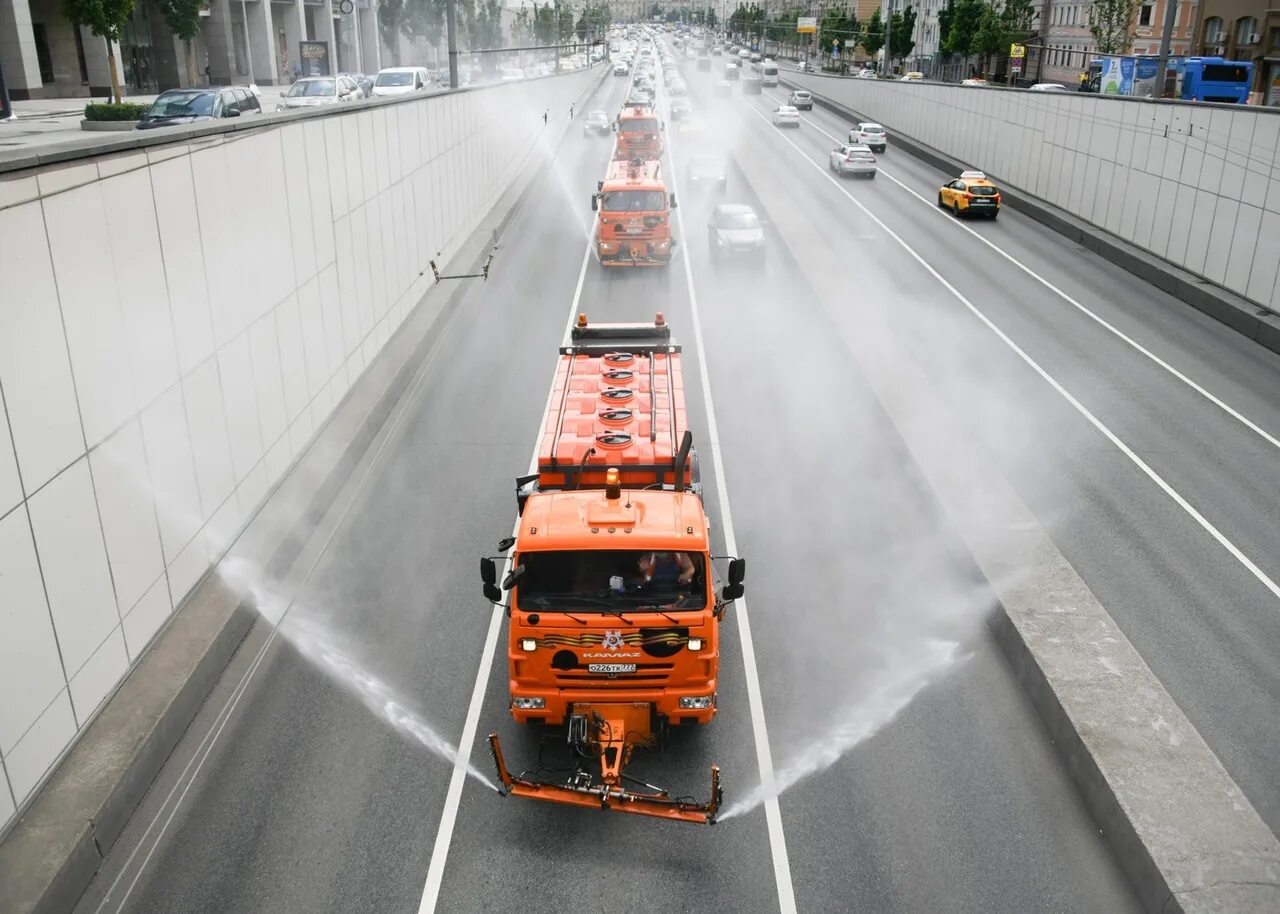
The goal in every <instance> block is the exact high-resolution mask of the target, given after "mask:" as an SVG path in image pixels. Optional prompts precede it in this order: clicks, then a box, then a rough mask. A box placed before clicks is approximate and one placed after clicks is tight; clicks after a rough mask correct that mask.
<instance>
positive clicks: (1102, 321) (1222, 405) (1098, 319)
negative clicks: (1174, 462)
mask: <svg viewBox="0 0 1280 914" xmlns="http://www.w3.org/2000/svg"><path fill="white" fill-rule="evenodd" d="M766 94H767V95H769V96H770V97H771V98H773V99H774V100H775V101H777V96H776V95H772V94H771V93H766ZM833 116H834V115H833ZM801 119H802V120H804V121H805V123H807V124H809V125H810V126H812V127H813V129H814V130H816V131H818V132H819V133H821V134H822V135H823V136H825V137H827V138H828V139H831V140H834V141H835V142H837V143H844V142H845V139H841V138H840V137H838V136H836V135H835V134H832V133H828V132H827V131H826V130H824V129H823V128H822V127H821V126H820V125H819V124H818V123H817V121H814V120H812V119H811V118H808V117H803V116H802V118H801ZM846 139H847V137H846ZM801 155H805V157H806V158H809V157H808V156H807V155H806V154H805V153H803V152H802V153H801ZM810 161H812V159H810ZM878 170H879V172H880V174H882V175H884V176H885V177H886V178H888V179H889V180H890V181H892V182H893V183H894V184H896V185H898V186H899V187H901V188H902V189H903V190H905V191H906V192H907V193H909V194H911V196H913V197H915V198H916V199H917V200H919V201H920V202H921V203H923V204H924V205H925V206H927V207H929V209H931V210H933V212H934V213H936V214H937V215H938V216H941V217H942V218H944V219H946V221H947V223H948V224H950V225H953V226H955V227H956V228H958V229H960V230H962V231H965V232H968V233H969V234H970V235H971V236H973V237H974V238H976V239H978V240H979V241H981V242H982V243H983V244H985V245H986V246H987V247H989V248H991V250H993V251H995V252H996V253H997V254H999V255H1000V256H1001V257H1003V258H1004V259H1005V260H1007V261H1009V263H1011V264H1013V265H1014V266H1015V267H1017V268H1018V269H1019V270H1021V271H1022V272H1024V273H1026V274H1027V275H1028V276H1030V277H1031V278H1032V279H1034V280H1035V281H1036V282H1038V283H1040V284H1041V285H1042V286H1044V287H1045V288H1046V289H1048V290H1049V291H1050V292H1052V293H1054V294H1055V295H1057V296H1058V297H1059V298H1061V299H1062V300H1063V301H1065V302H1066V303H1067V304H1069V305H1071V306H1072V307H1073V308H1075V309H1076V310H1077V311H1079V312H1080V313H1081V314H1083V315H1085V316H1086V317H1088V318H1090V319H1091V320H1093V321H1094V322H1095V323H1097V324H1098V326H1100V327H1103V328H1105V329H1107V330H1109V331H1110V332H1111V333H1112V334H1114V335H1115V336H1116V337H1118V338H1119V339H1121V340H1123V341H1124V342H1125V343H1127V344H1129V346H1131V347H1132V348H1133V349H1135V350H1137V351H1138V352H1140V353H1142V354H1143V355H1144V356H1146V357H1147V358H1148V359H1150V360H1151V361H1153V362H1155V363H1156V364H1157V365H1159V366H1160V367H1161V368H1163V369H1164V370H1165V371H1167V372H1169V374H1171V375H1173V376H1174V377H1175V378H1177V379H1178V380H1179V381H1181V382H1182V383H1183V384H1186V385H1187V386H1188V387H1190V388H1191V389H1192V390H1194V391H1195V392H1196V393H1198V394H1200V396H1202V397H1204V398H1205V399H1206V400H1208V401H1209V402H1210V403H1212V404H1213V405H1214V406H1216V407H1218V408H1219V409H1221V410H1222V411H1223V412H1224V413H1226V414H1227V415H1228V416H1230V417H1231V418H1233V419H1235V420H1236V421H1237V422H1239V423H1240V424H1241V425H1243V426H1245V427H1246V428H1248V429H1249V430H1250V431H1252V432H1254V433H1256V434H1257V435H1258V436H1259V437H1260V438H1262V439H1263V440H1264V441H1266V442H1267V443H1268V444H1270V445H1272V446H1273V447H1276V448H1280V438H1277V437H1276V436H1275V435H1272V434H1271V433H1270V432H1268V431H1267V430H1266V429H1264V428H1263V427H1262V426H1260V425H1258V424H1257V423H1256V422H1254V421H1253V420H1252V419H1250V418H1249V417H1248V416H1246V415H1244V414H1243V413H1241V412H1240V411H1239V410H1238V409H1236V408H1235V407H1233V406H1231V405H1230V404H1229V403H1226V402H1225V401H1223V400H1222V399H1221V398H1220V397H1218V396H1217V395H1216V394H1214V393H1212V392H1211V391H1209V390H1207V389H1205V387H1203V386H1202V385H1201V384H1200V383H1198V382H1197V381H1196V380H1195V379H1193V378H1191V377H1189V376H1187V375H1186V374H1185V373H1183V372H1182V371H1180V370H1179V369H1177V368H1175V367H1174V366H1173V365H1170V364H1169V363H1168V362H1167V361H1165V360H1164V359H1162V358H1161V357H1160V356H1158V355H1156V354H1155V353H1154V352H1152V351H1151V350H1150V349H1148V348H1147V347H1146V346H1143V345H1142V344H1141V343H1139V342H1138V341H1137V340H1135V339H1134V338H1133V337H1131V336H1129V335H1128V334H1127V333H1125V332H1124V331H1123V330H1121V329H1120V328H1119V327H1116V326H1115V325H1114V324H1111V323H1109V322H1108V321H1107V320H1106V318H1104V317H1102V316H1101V315H1099V314H1097V313H1095V312H1093V311H1091V310H1090V309H1089V308H1088V307H1087V306H1085V305H1083V304H1081V303H1080V302H1079V301H1077V300H1076V299H1075V298H1073V297H1072V296H1071V295H1070V294H1068V293H1067V292H1066V291H1064V290H1063V289H1060V288H1059V287H1058V286H1055V285H1054V284H1053V283H1052V282H1050V281H1049V280H1047V279H1045V278H1044V277H1043V276H1041V275H1040V274H1039V273H1037V272H1036V271H1035V270H1033V269H1031V268H1030V267H1029V266H1027V265H1026V264H1024V263H1023V262H1022V261H1021V260H1019V259H1018V258H1016V257H1014V256H1013V255H1012V254H1010V253H1009V252H1008V251H1006V250H1005V249H1004V248H1002V247H1000V246H999V245H998V244H996V243H995V242H993V241H991V239H989V238H987V237H986V236H985V235H983V234H982V233H981V232H976V231H974V230H973V229H972V228H970V227H969V226H967V225H965V224H964V223H963V222H960V221H959V220H958V219H955V218H953V217H948V215H947V213H946V212H945V211H944V210H941V209H939V208H938V207H937V206H936V205H935V203H934V202H933V201H931V200H929V199H928V198H926V197H925V196H923V195H922V194H920V193H918V192H917V191H916V190H915V189H914V188H912V187H908V186H907V185H906V184H904V183H903V182H902V181H899V180H898V179H897V178H895V177H894V176H893V175H892V174H890V173H889V172H887V171H885V170H884V168H880V169H878Z"/></svg>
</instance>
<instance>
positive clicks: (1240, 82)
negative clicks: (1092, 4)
mask: <svg viewBox="0 0 1280 914" xmlns="http://www.w3.org/2000/svg"><path fill="white" fill-rule="evenodd" d="M1158 63H1159V58H1157V57H1154V56H1151V55H1134V56H1112V57H1105V58H1094V59H1093V60H1092V61H1091V62H1090V64H1089V78H1088V81H1087V83H1086V85H1085V91H1088V92H1101V93H1103V94H1104V95H1136V96H1141V97H1144V98H1151V97H1153V96H1155V97H1159V96H1161V95H1166V96H1168V97H1172V98H1180V99H1183V100H1184V101H1193V102H1223V103H1226V104H1231V105H1243V104H1245V103H1246V102H1248V100H1249V90H1250V88H1251V86H1252V84H1253V63H1252V62H1250V61H1247V60H1224V59H1223V58H1221V57H1170V58H1169V67H1168V72H1167V74H1166V77H1165V90H1164V92H1163V93H1162V92H1159V91H1157V89H1156V85H1155V77H1156V68H1157V66H1158Z"/></svg>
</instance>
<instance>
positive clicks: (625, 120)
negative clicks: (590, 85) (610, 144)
mask: <svg viewBox="0 0 1280 914" xmlns="http://www.w3.org/2000/svg"><path fill="white" fill-rule="evenodd" d="M651 98H652V96H651ZM617 127H618V145H617V151H616V153H615V158H617V159H619V160H621V161H630V160H631V159H643V160H645V161H649V160H651V159H660V158H662V130H663V124H662V122H661V121H660V120H659V119H658V115H657V114H655V113H654V111H653V108H652V106H642V105H633V106H629V107H628V108H626V110H624V111H623V112H622V113H621V114H619V115H618V122H617Z"/></svg>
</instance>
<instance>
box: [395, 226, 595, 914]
mask: <svg viewBox="0 0 1280 914" xmlns="http://www.w3.org/2000/svg"><path fill="white" fill-rule="evenodd" d="M594 248H595V245H594V244H592V241H591V239H588V240H587V248H586V251H585V252H584V253H583V255H582V266H581V268H580V269H579V270H578V284H577V286H576V287H575V288H574V290H573V302H572V304H571V305H570V307H569V319H568V321H567V322H566V323H565V327H564V335H563V336H562V337H561V339H567V338H568V336H569V330H570V328H571V327H572V326H573V316H574V315H575V314H576V313H577V310H578V305H579V302H580V301H581V299H582V285H583V281H584V280H585V279H586V276H587V266H588V265H589V264H590V263H591V254H592V252H593V250H594ZM554 394H555V388H554V387H551V388H550V389H548V390H547V402H546V405H545V406H544V407H543V409H542V423H541V424H540V425H539V426H538V438H537V440H538V442H539V443H538V444H535V445H534V447H533V455H532V456H531V457H530V458H529V469H528V472H529V473H530V474H532V473H535V472H537V470H538V447H539V445H540V444H541V442H542V430H543V429H545V428H546V424H547V416H548V415H549V413H550V411H551V399H552V397H553V396H554ZM519 531H520V518H518V517H517V518H516V520H515V523H514V524H513V525H512V527H511V535H512V536H515V535H516V534H517V533H518V532H519ZM510 564H511V556H510V554H508V555H507V561H506V564H505V565H504V566H503V574H501V575H499V576H498V579H499V580H502V578H503V577H504V576H505V573H506V571H507V570H508V567H507V566H509V565H510ZM508 599H509V597H508ZM505 611H506V610H505V606H504V605H496V606H494V607H493V613H492V614H491V615H490V617H489V631H488V633H487V634H486V635H485V639H484V653H482V654H481V655H480V666H479V667H478V668H477V669H476V681H475V685H473V686H472V687H471V704H469V705H468V706H467V719H466V721H465V722H464V723H463V726H462V737H461V739H460V740H459V742H458V754H457V755H456V756H454V760H453V774H452V776H451V777H450V778H449V791H448V793H447V794H446V795H445V799H444V809H443V810H442V811H441V813H440V825H439V827H438V828H437V829H436V840H435V844H434V845H433V846H432V848H431V862H430V863H429V864H428V865H427V879H426V882H425V883H424V884H423V886H422V900H421V901H420V902H419V903H418V914H432V912H434V911H435V909H436V904H437V903H438V902H439V900H440V886H441V885H442V884H443V882H444V867H445V864H446V863H447V862H448V859H449V847H450V845H451V844H452V843H453V829H454V826H455V825H456V824H457V819H458V808H459V807H460V806H461V805H462V788H463V787H465V786H466V781H467V768H468V766H469V765H470V764H471V752H472V749H473V747H474V746H475V740H476V730H477V729H478V728H479V726H480V712H481V711H482V710H483V709H484V696H485V692H487V691H488V687H489V674H490V672H491V671H492V669H493V658H494V656H495V655H496V654H497V652H498V634H499V632H501V630H502V616H503V614H504V612H505Z"/></svg>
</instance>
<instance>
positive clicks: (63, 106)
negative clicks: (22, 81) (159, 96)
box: [0, 95, 156, 149]
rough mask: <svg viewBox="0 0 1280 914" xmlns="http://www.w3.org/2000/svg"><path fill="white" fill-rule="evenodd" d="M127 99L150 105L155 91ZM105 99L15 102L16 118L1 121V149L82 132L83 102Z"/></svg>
mask: <svg viewBox="0 0 1280 914" xmlns="http://www.w3.org/2000/svg"><path fill="white" fill-rule="evenodd" d="M124 100H125V101H126V102H133V103H135V104H140V105H150V104H151V103H152V102H153V101H155V100H156V97H155V96H154V95H126V96H125V99H124ZM90 101H93V102H105V101H106V99H102V98H95V99H89V98H37V99H31V100H28V101H21V102H14V103H13V113H14V115H15V119H14V120H11V121H0V149H23V148H29V147H31V146H45V145H48V144H49V143H56V142H60V141H62V140H67V139H70V138H72V137H76V136H80V135H81V134H83V131H82V130H81V129H80V121H81V119H82V118H83V117H84V106H85V105H87V104H89V102H90Z"/></svg>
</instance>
